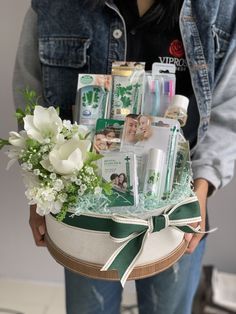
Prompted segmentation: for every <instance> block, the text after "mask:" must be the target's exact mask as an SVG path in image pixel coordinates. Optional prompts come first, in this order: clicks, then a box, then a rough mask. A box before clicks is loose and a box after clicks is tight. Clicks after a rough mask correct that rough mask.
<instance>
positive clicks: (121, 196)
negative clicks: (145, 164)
mask: <svg viewBox="0 0 236 314" xmlns="http://www.w3.org/2000/svg"><path fill="white" fill-rule="evenodd" d="M99 168H100V171H101V175H102V178H103V180H104V181H105V182H111V183H112V194H111V195H108V196H107V197H108V199H109V201H110V204H109V205H108V207H110V208H112V207H123V206H125V207H126V206H136V205H137V204H138V179H137V163H136V156H135V155H134V154H133V153H108V154H105V155H104V156H103V158H102V159H101V160H99Z"/></svg>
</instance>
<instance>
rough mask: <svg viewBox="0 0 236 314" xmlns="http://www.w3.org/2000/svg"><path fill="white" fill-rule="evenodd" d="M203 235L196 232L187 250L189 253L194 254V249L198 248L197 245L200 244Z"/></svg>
mask: <svg viewBox="0 0 236 314" xmlns="http://www.w3.org/2000/svg"><path fill="white" fill-rule="evenodd" d="M201 238H202V236H201V235H199V234H194V235H193V237H192V239H191V240H190V242H189V245H188V248H187V250H186V253H187V254H192V253H193V252H194V250H195V249H196V247H197V246H198V244H199V242H200V240H201Z"/></svg>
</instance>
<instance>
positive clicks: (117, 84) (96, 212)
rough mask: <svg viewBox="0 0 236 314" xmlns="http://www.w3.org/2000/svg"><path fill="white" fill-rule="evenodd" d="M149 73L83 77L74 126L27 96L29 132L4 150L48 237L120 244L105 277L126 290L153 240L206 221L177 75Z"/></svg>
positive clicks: (165, 70)
mask: <svg viewBox="0 0 236 314" xmlns="http://www.w3.org/2000/svg"><path fill="white" fill-rule="evenodd" d="M144 67H145V64H144V63H137V62H115V63H114V64H113V66H112V75H103V74H86V73H84V74H79V76H78V88H77V98H76V109H75V115H74V123H72V122H71V121H66V120H63V121H62V120H61V119H60V117H59V112H58V110H56V109H55V108H54V107H49V108H43V107H41V106H39V105H38V104H37V95H36V94H35V93H34V92H32V91H29V90H27V89H26V90H25V94H24V96H25V97H26V100H27V106H26V110H25V112H24V111H23V110H21V109H19V110H18V111H17V117H18V119H19V121H20V122H22V123H23V124H24V129H23V131H20V132H19V133H17V132H10V137H9V139H8V140H2V139H1V140H0V145H1V147H3V146H4V145H10V148H9V151H8V156H9V158H10V161H9V164H8V167H10V166H11V164H12V163H13V162H14V161H16V160H18V161H19V163H20V166H21V169H22V173H23V176H24V182H25V185H26V197H27V198H28V199H29V203H30V204H37V213H38V214H40V215H47V214H50V215H49V217H53V219H54V220H55V221H54V220H53V221H52V220H50V219H52V218H50V219H47V223H48V230H55V229H57V225H56V222H58V223H59V222H63V223H64V225H71V226H73V227H78V228H80V229H81V228H82V229H86V230H87V229H88V230H93V231H98V229H99V230H100V232H106V233H110V235H111V239H113V241H114V243H116V245H117V243H120V244H121V245H120V246H119V247H118V248H117V250H116V251H115V252H114V254H112V256H111V258H110V259H109V260H108V261H107V263H105V265H104V267H103V268H102V270H104V271H107V270H110V269H117V270H118V272H119V277H120V279H121V283H122V284H124V283H125V281H126V280H127V278H128V276H129V274H130V273H131V272H132V269H133V268H134V266H135V263H136V261H137V260H138V258H139V256H140V254H141V252H142V250H143V247H144V243H145V241H147V235H148V234H151V233H155V232H159V231H161V230H164V229H167V228H169V227H170V226H173V227H174V229H175V230H176V229H178V230H181V231H183V232H198V230H199V229H198V228H196V229H194V228H193V227H191V226H190V224H191V223H194V222H199V221H200V220H201V217H200V210H199V205H198V201H197V198H196V196H195V194H194V192H193V190H192V187H191V180H192V178H191V165H190V153H189V144H188V142H187V141H186V140H185V138H184V136H183V135H182V130H181V127H182V126H184V124H185V123H186V119H187V106H188V99H187V98H186V97H184V96H181V95H175V84H176V83H175V67H174V66H173V65H166V64H165V65H163V64H158V63H155V64H153V68H152V73H145V70H144ZM188 207H189V210H186V208H188ZM50 226H53V227H52V229H50ZM60 230H61V231H62V229H60ZM173 232H174V231H173ZM52 234H53V232H52V231H51V234H50V236H52ZM175 236H176V237H178V235H175ZM181 239H183V235H182V238H181V237H180V241H181ZM55 241H56V242H57V241H58V245H59V244H60V245H62V246H63V243H62V242H60V239H58V238H57V237H55ZM178 241H179V240H178ZM79 242H80V241H79ZM172 242H173V241H172ZM173 243H174V242H173ZM69 246H70V245H69ZM66 249H67V247H66V248H65V250H66ZM72 250H73V246H72ZM83 252H84V251H83ZM69 253H70V252H69ZM69 253H68V254H69ZM179 257H180V256H179Z"/></svg>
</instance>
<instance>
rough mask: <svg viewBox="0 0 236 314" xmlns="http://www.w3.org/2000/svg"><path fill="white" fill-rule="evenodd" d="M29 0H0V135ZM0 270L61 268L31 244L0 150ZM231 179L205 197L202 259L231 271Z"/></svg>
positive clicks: (11, 273)
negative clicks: (207, 225)
mask: <svg viewBox="0 0 236 314" xmlns="http://www.w3.org/2000/svg"><path fill="white" fill-rule="evenodd" d="M29 3H30V1H29V0H20V1H19V0H0V43H1V48H0V101H1V102H0V137H3V138H6V137H7V136H8V131H10V130H16V123H15V119H14V117H13V113H14V108H13V99H12V92H11V80H12V72H13V65H14V58H15V53H16V48H17V42H18V38H19V34H20V29H21V24H22V21H23V16H24V14H25V11H26V9H27V7H28V5H29ZM0 158H1V162H0V180H1V181H0V182H1V186H0V187H1V188H0V200H1V203H0V204H1V205H0V213H1V215H0V276H4V277H11V278H13V277H14V278H24V279H32V280H41V281H62V279H63V271H62V268H61V266H59V265H57V264H56V263H55V262H54V260H53V259H52V258H51V257H50V256H49V253H48V252H47V250H46V249H44V248H37V247H35V245H34V242H33V240H32V237H31V231H30V228H29V226H28V206H27V202H26V199H25V197H24V188H23V184H22V181H21V176H20V173H19V169H18V166H17V165H15V166H14V167H12V168H11V169H10V170H9V171H8V172H6V171H5V168H6V165H7V158H6V156H5V155H4V154H3V152H1V153H0ZM235 188H236V180H234V181H233V182H232V183H231V184H230V185H229V186H228V187H227V188H225V190H223V191H220V192H219V193H218V194H217V195H216V196H215V197H213V198H212V199H211V200H210V202H209V212H210V218H211V219H210V220H211V225H212V227H214V226H218V227H219V230H218V231H217V232H216V233H214V234H213V235H210V236H209V239H208V248H207V253H206V256H205V262H206V263H212V264H215V265H217V266H218V267H219V268H220V269H221V270H224V271H230V272H234V273H236V249H235V239H236V228H235V225H234V222H235V220H236V213H235V210H236V208H235V203H236V193H235V191H236V189H235Z"/></svg>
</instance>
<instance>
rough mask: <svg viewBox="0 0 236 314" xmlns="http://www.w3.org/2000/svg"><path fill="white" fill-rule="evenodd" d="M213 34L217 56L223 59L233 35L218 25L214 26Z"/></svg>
mask: <svg viewBox="0 0 236 314" xmlns="http://www.w3.org/2000/svg"><path fill="white" fill-rule="evenodd" d="M212 34H213V38H214V44H215V58H216V59H222V58H223V57H224V55H225V53H226V51H227V49H228V46H229V41H230V37H231V36H230V34H228V33H226V32H225V31H223V30H222V29H220V28H218V27H217V26H216V25H213V26H212Z"/></svg>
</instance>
